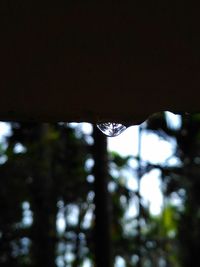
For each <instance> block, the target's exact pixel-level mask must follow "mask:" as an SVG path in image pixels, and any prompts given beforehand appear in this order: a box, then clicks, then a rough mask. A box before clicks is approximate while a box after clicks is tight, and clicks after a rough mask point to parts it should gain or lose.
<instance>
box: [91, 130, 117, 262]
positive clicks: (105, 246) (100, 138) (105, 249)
mask: <svg viewBox="0 0 200 267" xmlns="http://www.w3.org/2000/svg"><path fill="white" fill-rule="evenodd" d="M93 138H94V146H93V159H94V169H93V174H94V177H95V182H94V191H95V199H94V202H95V235H94V240H95V266H96V267H102V266H103V267H111V266H113V264H112V253H111V233H110V221H111V218H110V208H109V203H110V201H109V193H108V159H107V139H106V137H105V136H104V135H103V134H102V133H101V132H100V131H99V130H98V129H97V128H96V127H94V129H93Z"/></svg>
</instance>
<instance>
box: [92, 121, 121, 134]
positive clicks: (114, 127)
mask: <svg viewBox="0 0 200 267" xmlns="http://www.w3.org/2000/svg"><path fill="white" fill-rule="evenodd" d="M97 127H98V128H99V130H100V131H102V133H104V134H105V135H106V136H109V137H114V136H118V135H119V134H121V133H123V132H124V131H125V130H126V126H124V125H123V124H119V123H113V122H105V123H98V124H97Z"/></svg>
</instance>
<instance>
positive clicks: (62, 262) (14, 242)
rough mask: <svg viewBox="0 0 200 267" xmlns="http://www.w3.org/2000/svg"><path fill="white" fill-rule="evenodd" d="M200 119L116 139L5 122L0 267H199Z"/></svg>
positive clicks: (135, 130) (67, 126)
mask: <svg viewBox="0 0 200 267" xmlns="http://www.w3.org/2000/svg"><path fill="white" fill-rule="evenodd" d="M199 251H200V114H190V115H189V114H180V115H174V114H172V113H170V112H161V113H157V114H154V115H153V116H151V117H150V118H149V119H148V120H147V121H145V122H144V123H143V124H141V125H140V126H132V127H129V128H128V129H127V130H126V131H125V132H124V133H123V134H121V135H120V136H118V137H113V138H112V137H111V138H107V137H105V136H104V135H103V134H102V133H101V132H100V131H99V130H98V129H97V128H96V126H95V125H91V124H88V123H79V124H78V123H57V124H40V123H23V122H12V123H11V122H9V123H5V122H1V123H0V266H2V267H6V266H13V267H18V266H22V267H39V266H48V267H78V266H82V267H92V266H96V267H100V266H101V267H102V266H103V267H111V266H114V267H131V266H132V267H151V266H152V267H153V266H154V267H172V266H173V267H189V266H193V267H195V266H196V267H197V266H200V255H199Z"/></svg>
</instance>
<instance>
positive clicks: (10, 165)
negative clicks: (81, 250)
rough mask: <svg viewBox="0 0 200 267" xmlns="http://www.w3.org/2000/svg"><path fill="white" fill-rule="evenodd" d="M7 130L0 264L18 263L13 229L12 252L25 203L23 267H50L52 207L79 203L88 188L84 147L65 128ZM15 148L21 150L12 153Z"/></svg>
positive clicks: (0, 172) (0, 170)
mask: <svg viewBox="0 0 200 267" xmlns="http://www.w3.org/2000/svg"><path fill="white" fill-rule="evenodd" d="M11 127H12V133H11V135H10V137H9V138H8V147H7V149H6V151H5V152H6V155H7V161H6V162H5V163H4V164H1V165H0V177H1V190H0V198H1V199H2V201H1V207H0V211H1V215H2V216H1V218H2V219H1V222H0V231H1V232H2V237H1V238H0V245H1V247H2V248H4V250H5V255H4V254H3V250H2V249H1V253H0V254H1V255H0V261H1V262H2V264H3V263H4V262H5V264H6V262H8V265H9V264H10V260H11V258H14V259H15V260H16V262H18V261H19V260H18V259H19V256H20V252H18V250H19V248H18V249H16V248H15V247H17V245H16V244H17V242H20V240H21V238H23V237H24V236H23V234H22V236H20V233H18V232H19V231H18V232H17V233H18V236H17V237H19V239H18V240H16V244H15V246H14V245H13V246H14V248H12V243H13V242H15V237H13V235H14V233H15V231H17V230H18V228H19V229H20V232H21V230H22V229H23V228H24V227H22V226H21V224H20V220H22V208H21V206H22V203H23V202H25V201H27V202H28V203H30V206H31V209H32V212H33V223H32V225H31V227H29V229H26V235H25V236H26V237H28V238H29V239H30V243H31V245H30V255H31V256H30V255H29V261H28V262H24V264H29V265H30V266H52V267H54V266H56V264H55V262H56V247H57V242H58V235H57V231H56V219H57V212H58V208H57V203H58V201H59V200H63V201H64V203H65V205H67V204H68V203H75V204H77V203H80V202H84V201H86V197H87V192H88V190H89V188H88V184H87V181H86V176H87V171H86V170H85V168H84V164H85V160H86V158H87V153H88V151H87V144H86V142H85V141H84V139H81V138H77V137H76V136H75V132H74V130H73V129H71V128H70V127H67V126H66V124H55V125H49V124H38V123H12V124H11ZM19 146H20V147H21V150H22V151H21V152H20V153H16V148H17V147H19ZM4 181H5V182H4ZM9 218H10V219H9ZM9 221H10V226H9ZM15 228H16V230H15ZM21 228H22V229H21ZM23 230H24V229H23ZM78 234H79V233H78ZM6 235H7V236H6ZM8 237H9V238H8ZM8 248H9V249H8ZM10 255H11V256H10ZM19 265H20V266H21V262H20V263H19ZM5 266H6V265H5ZM12 266H14V264H13V265H12Z"/></svg>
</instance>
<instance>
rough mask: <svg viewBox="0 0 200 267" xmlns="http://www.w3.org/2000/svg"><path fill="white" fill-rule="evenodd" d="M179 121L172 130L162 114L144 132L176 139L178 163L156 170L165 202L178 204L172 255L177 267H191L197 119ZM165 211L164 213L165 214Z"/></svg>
mask: <svg viewBox="0 0 200 267" xmlns="http://www.w3.org/2000/svg"><path fill="white" fill-rule="evenodd" d="M181 121H182V125H181V127H180V128H178V129H172V128H171V127H169V125H167V121H166V119H165V114H164V113H160V114H157V115H156V116H155V117H154V118H151V119H150V120H149V121H148V129H149V130H154V131H156V132H157V133H159V134H161V135H162V136H165V138H167V136H168V137H172V138H174V139H175V140H176V143H177V147H176V153H175V156H176V157H177V158H178V160H179V161H178V163H177V164H175V166H167V165H165V166H157V167H159V168H160V170H161V171H162V179H163V190H164V194H165V195H166V197H167V198H168V199H173V197H174V196H176V198H178V199H179V202H180V203H179V205H178V208H177V209H176V210H174V217H175V219H174V220H175V221H176V224H177V229H176V236H175V238H177V240H178V244H176V245H177V246H176V249H175V251H176V252H177V255H176V256H177V257H178V259H179V261H180V266H182V267H189V266H194V267H195V266H199V265H200V257H199V249H200V228H199V224H200V216H199V214H200V194H199V192H200V178H199V174H200V160H199V159H200V116H199V114H191V115H190V116H188V115H182V116H181ZM169 211H170V210H169V209H168V210H165V213H166V215H167V214H168V215H169ZM168 219H169V216H168Z"/></svg>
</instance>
